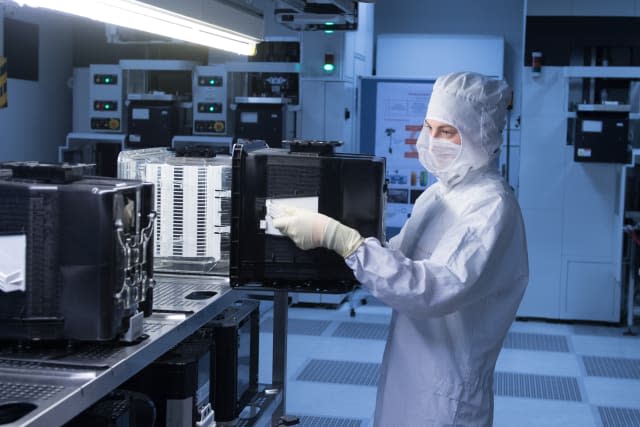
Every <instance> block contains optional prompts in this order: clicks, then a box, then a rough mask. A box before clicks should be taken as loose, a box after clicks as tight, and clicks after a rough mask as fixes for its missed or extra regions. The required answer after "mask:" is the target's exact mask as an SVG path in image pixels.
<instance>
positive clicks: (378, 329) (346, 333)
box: [333, 322, 389, 340]
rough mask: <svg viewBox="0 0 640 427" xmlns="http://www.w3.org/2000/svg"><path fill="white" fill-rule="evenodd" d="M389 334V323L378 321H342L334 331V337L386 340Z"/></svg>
mask: <svg viewBox="0 0 640 427" xmlns="http://www.w3.org/2000/svg"><path fill="white" fill-rule="evenodd" d="M388 334H389V325H383V324H378V323H361V322H342V323H340V326H338V328H337V329H336V330H335V332H334V333H333V336H334V337H340V338H357V339H367V340H385V339H387V335H388Z"/></svg>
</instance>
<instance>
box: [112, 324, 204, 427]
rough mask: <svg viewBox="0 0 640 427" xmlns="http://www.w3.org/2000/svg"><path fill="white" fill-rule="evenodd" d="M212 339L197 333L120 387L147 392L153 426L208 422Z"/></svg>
mask: <svg viewBox="0 0 640 427" xmlns="http://www.w3.org/2000/svg"><path fill="white" fill-rule="evenodd" d="M211 357H212V354H211V340H210V339H208V338H207V337H204V336H200V334H198V333H196V334H194V335H191V336H190V337H189V338H187V339H186V340H184V341H183V342H181V343H180V344H178V345H177V346H176V347H174V348H173V349H172V350H170V351H168V352H167V353H165V354H164V355H162V356H160V358H158V359H157V360H155V361H154V362H153V363H151V364H150V365H149V366H147V367H146V368H144V369H143V370H142V371H141V372H139V373H138V374H136V375H135V376H134V377H132V378H131V379H129V380H128V381H127V382H125V383H124V385H122V387H121V388H123V389H125V390H130V391H136V392H139V393H144V394H146V395H148V396H149V397H150V398H151V400H152V401H153V403H154V404H155V406H156V422H155V424H154V425H155V426H156V427H198V426H206V425H210V421H211V420H213V411H212V409H211V402H210V395H209V392H210V381H211V364H212V362H211Z"/></svg>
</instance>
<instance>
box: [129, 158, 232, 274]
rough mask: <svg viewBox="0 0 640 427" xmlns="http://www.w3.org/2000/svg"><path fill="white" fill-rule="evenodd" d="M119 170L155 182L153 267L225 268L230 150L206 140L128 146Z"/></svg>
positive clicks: (198, 270)
mask: <svg viewBox="0 0 640 427" xmlns="http://www.w3.org/2000/svg"><path fill="white" fill-rule="evenodd" d="M118 176H119V177H121V178H127V179H140V180H143V181H147V182H151V183H153V184H154V185H155V189H156V191H155V197H154V204H155V209H156V212H157V213H158V217H157V219H156V229H155V245H154V265H155V269H156V271H164V272H173V273H178V272H182V273H200V274H223V275H226V274H228V270H229V267H228V259H229V233H230V215H231V157H230V156H228V155H217V156H216V155H215V152H214V151H213V150H211V149H210V147H209V146H206V145H205V146H182V147H181V148H179V149H177V150H169V149H167V148H161V147H157V148H147V149H141V150H129V151H124V152H122V153H120V156H119V158H118Z"/></svg>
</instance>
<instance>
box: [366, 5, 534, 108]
mask: <svg viewBox="0 0 640 427" xmlns="http://www.w3.org/2000/svg"><path fill="white" fill-rule="evenodd" d="M524 3H525V1H524V0H483V1H470V0H448V1H444V2H443V1H435V0H395V1H378V2H376V11H375V17H376V19H375V31H376V34H385V33H424V34H480V35H494V36H501V37H504V39H505V55H504V59H505V65H504V76H505V79H506V80H507V81H508V82H509V84H511V86H512V87H513V88H514V89H515V99H514V111H513V117H518V116H519V115H520V105H521V99H522V98H521V95H522V93H521V92H522V90H521V89H520V88H521V86H522V66H523V51H524V50H523V49H524V46H523V31H524ZM409 54H413V55H420V56H422V57H424V56H428V55H429V52H411V53H409ZM450 54H451V55H455V54H456V52H451V53H450ZM433 60H434V61H438V60H439V59H438V58H433Z"/></svg>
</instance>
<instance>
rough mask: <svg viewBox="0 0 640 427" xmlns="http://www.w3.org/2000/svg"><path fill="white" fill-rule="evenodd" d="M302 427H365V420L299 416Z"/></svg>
mask: <svg viewBox="0 0 640 427" xmlns="http://www.w3.org/2000/svg"><path fill="white" fill-rule="evenodd" d="M299 418H300V424H298V425H299V426H300V427H363V426H364V425H365V424H364V420H355V419H349V418H338V417H318V416H311V415H302V416H299Z"/></svg>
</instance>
